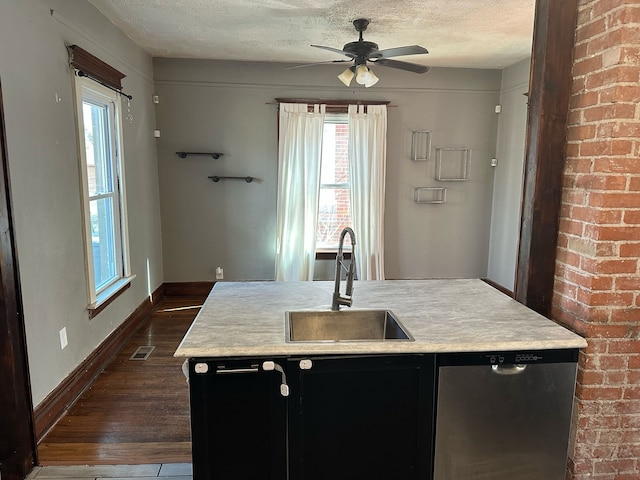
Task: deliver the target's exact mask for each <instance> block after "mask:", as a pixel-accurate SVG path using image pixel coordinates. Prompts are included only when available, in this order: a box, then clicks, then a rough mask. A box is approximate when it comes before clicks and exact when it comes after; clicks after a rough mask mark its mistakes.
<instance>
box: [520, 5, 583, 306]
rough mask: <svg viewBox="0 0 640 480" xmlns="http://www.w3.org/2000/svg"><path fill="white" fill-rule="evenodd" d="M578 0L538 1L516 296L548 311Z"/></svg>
mask: <svg viewBox="0 0 640 480" xmlns="http://www.w3.org/2000/svg"><path fill="white" fill-rule="evenodd" d="M577 17H578V1H577V0H537V2H536V13H535V23H534V34H533V51H532V58H531V78H530V85H529V113H528V119H527V143H526V161H525V178H524V192H523V202H522V221H521V229H520V245H519V252H518V267H517V272H516V285H515V298H516V300H518V301H520V302H521V303H524V304H525V305H527V306H528V307H530V308H532V309H533V310H535V311H537V312H539V313H541V314H543V315H549V312H550V311H551V299H552V296H553V281H554V274H555V260H556V245H557V240H558V222H559V220H558V219H559V214H560V203H561V196H562V176H563V172H564V164H565V148H566V132H567V117H568V113H569V97H570V95H571V69H572V66H573V50H574V44H575V31H576V22H577Z"/></svg>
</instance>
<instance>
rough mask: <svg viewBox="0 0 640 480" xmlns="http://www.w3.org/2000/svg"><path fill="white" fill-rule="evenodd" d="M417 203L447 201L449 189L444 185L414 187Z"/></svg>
mask: <svg viewBox="0 0 640 480" xmlns="http://www.w3.org/2000/svg"><path fill="white" fill-rule="evenodd" d="M413 201H414V202H416V203H446V202H447V189H446V188H442V187H416V188H414V189H413Z"/></svg>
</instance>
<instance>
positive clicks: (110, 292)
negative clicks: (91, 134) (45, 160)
mask: <svg viewBox="0 0 640 480" xmlns="http://www.w3.org/2000/svg"><path fill="white" fill-rule="evenodd" d="M74 78H75V82H74V94H75V101H76V133H77V141H78V161H79V167H80V177H81V178H80V183H81V185H80V191H81V193H82V197H81V206H82V217H83V234H84V254H85V272H86V279H87V296H88V305H87V309H89V310H93V309H96V308H98V307H100V306H101V305H102V304H104V303H106V302H108V301H109V300H110V299H111V297H112V296H114V295H115V294H117V293H118V292H120V291H122V289H123V288H124V287H125V286H126V285H128V284H129V283H131V281H132V280H133V279H134V278H135V275H132V273H131V263H130V251H129V229H128V220H127V199H126V187H125V185H126V183H125V178H124V165H123V158H124V154H123V150H122V142H121V139H122V110H121V105H120V98H119V96H118V94H117V93H116V92H113V91H111V90H109V89H108V88H105V87H103V86H102V85H100V84H98V83H96V82H94V81H92V80H90V79H88V78H86V77H78V76H76V77H74ZM86 91H88V92H91V95H92V96H95V97H98V98H102V99H104V100H107V99H108V101H110V102H112V104H113V106H114V111H115V115H114V117H115V118H114V119H112V120H113V121H114V122H115V123H114V130H115V132H116V135H115V138H114V139H113V140H112V142H113V145H112V146H113V147H114V148H115V150H114V151H115V152H116V156H117V160H116V174H117V178H115V179H114V180H115V182H116V185H117V187H116V190H117V194H118V199H119V200H118V206H119V225H118V226H119V229H120V235H119V236H120V238H121V239H122V240H121V242H120V245H121V247H120V248H121V249H122V251H121V252H119V257H120V258H121V261H122V265H121V269H122V270H121V271H122V274H121V276H119V277H118V278H117V279H115V280H114V281H113V282H111V283H110V284H108V285H106V286H105V287H103V288H102V289H101V290H100V291H99V292H96V286H95V278H94V271H93V247H92V238H91V237H92V236H91V212H90V209H89V198H90V196H89V182H88V172H87V159H86V150H85V140H84V122H83V108H82V102H83V93H84V92H86Z"/></svg>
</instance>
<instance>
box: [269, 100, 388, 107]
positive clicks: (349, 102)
mask: <svg viewBox="0 0 640 480" xmlns="http://www.w3.org/2000/svg"><path fill="white" fill-rule="evenodd" d="M274 100H275V102H266V105H280V104H281V103H306V104H316V103H321V104H324V105H327V106H329V107H347V106H349V105H386V106H387V107H397V105H391V102H390V101H388V100H326V99H319V98H275V99H274Z"/></svg>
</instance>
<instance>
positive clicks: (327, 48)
mask: <svg viewBox="0 0 640 480" xmlns="http://www.w3.org/2000/svg"><path fill="white" fill-rule="evenodd" d="M311 46H312V47H316V48H322V49H323V50H329V51H330V52H335V53H339V54H340V55H346V56H347V57H350V58H355V55H354V54H353V53H349V52H345V51H344V50H340V49H338V48H333V47H325V46H324V45H311Z"/></svg>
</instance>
